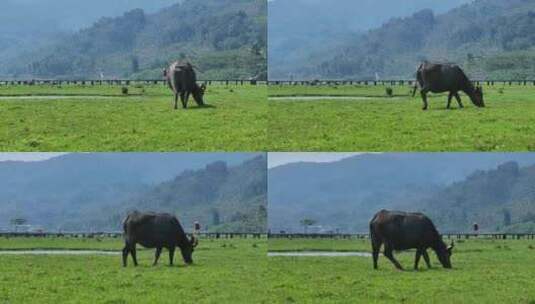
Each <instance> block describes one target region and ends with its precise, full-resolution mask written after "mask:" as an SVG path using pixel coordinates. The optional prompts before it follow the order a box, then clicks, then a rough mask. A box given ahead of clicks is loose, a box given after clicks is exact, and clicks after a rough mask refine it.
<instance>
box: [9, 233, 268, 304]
mask: <svg viewBox="0 0 535 304" xmlns="http://www.w3.org/2000/svg"><path fill="white" fill-rule="evenodd" d="M38 248H40V249H87V250H120V249H122V241H121V240H120V239H26V238H18V239H17V238H14V239H2V238H0V250H8V249H15V250H23V249H38ZM266 250H267V241H266V239H255V240H252V239H247V240H246V239H241V240H239V239H233V240H222V239H220V240H209V239H201V240H200V242H199V246H198V247H197V248H196V250H195V252H194V254H193V260H194V264H193V265H192V266H185V265H184V263H183V261H182V257H181V255H180V251H178V250H177V252H176V253H175V266H173V267H169V266H168V255H167V251H166V250H164V251H163V252H162V256H161V258H160V261H159V264H158V265H157V266H156V267H153V266H151V265H152V260H153V256H154V250H138V261H139V264H140V265H139V266H138V267H134V266H133V264H132V260H131V258H130V257H129V266H128V267H127V268H123V267H122V262H121V256H120V255H113V256H110V255H1V254H0V269H1V271H0V303H271V302H270V301H268V296H269V291H268V286H267V282H266V280H265V276H266V270H267V260H266V257H265V256H266Z"/></svg>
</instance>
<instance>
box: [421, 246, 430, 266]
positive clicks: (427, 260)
mask: <svg viewBox="0 0 535 304" xmlns="http://www.w3.org/2000/svg"><path fill="white" fill-rule="evenodd" d="M422 255H423V256H424V261H425V263H426V264H427V268H431V263H430V262H429V255H427V250H425V249H424V250H423V251H422Z"/></svg>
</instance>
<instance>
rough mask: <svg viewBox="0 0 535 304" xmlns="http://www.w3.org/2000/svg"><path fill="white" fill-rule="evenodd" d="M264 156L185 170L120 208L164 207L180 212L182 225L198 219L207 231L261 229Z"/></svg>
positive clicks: (264, 195)
mask: <svg viewBox="0 0 535 304" xmlns="http://www.w3.org/2000/svg"><path fill="white" fill-rule="evenodd" d="M266 170H267V169H266V158H265V156H258V157H256V158H254V159H252V160H249V161H246V162H245V163H243V164H241V165H240V166H236V167H229V166H227V164H226V163H225V162H215V163H212V164H209V165H207V166H206V168H204V169H201V170H196V171H186V172H184V173H182V174H181V175H179V176H177V177H176V178H174V179H173V180H171V181H168V182H165V183H162V184H160V185H158V186H156V187H154V188H153V189H151V190H150V191H148V192H147V193H145V194H144V195H141V196H140V197H138V198H135V199H133V200H131V201H126V202H123V203H122V204H121V205H120V208H122V209H123V210H132V209H136V210H148V211H151V210H152V211H154V210H158V211H165V212H170V213H175V214H177V215H179V216H180V219H181V221H182V223H183V225H186V226H188V227H192V226H193V222H194V221H195V220H197V221H199V222H200V223H201V224H202V225H203V226H204V228H205V229H207V230H209V231H228V232H232V231H234V232H264V231H265V230H266V219H267V211H266V210H267V208H266V207H267V172H266Z"/></svg>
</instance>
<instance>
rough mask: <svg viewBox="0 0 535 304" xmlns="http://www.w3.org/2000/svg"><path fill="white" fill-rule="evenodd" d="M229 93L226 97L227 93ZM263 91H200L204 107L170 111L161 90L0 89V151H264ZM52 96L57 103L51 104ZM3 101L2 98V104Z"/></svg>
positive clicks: (220, 88) (258, 88)
mask: <svg viewBox="0 0 535 304" xmlns="http://www.w3.org/2000/svg"><path fill="white" fill-rule="evenodd" d="M230 89H232V90H233V91H232V92H231V91H230ZM266 94H267V89H266V87H265V86H249V85H244V86H236V87H235V86H229V87H227V86H222V85H221V86H220V85H211V86H208V90H207V92H206V96H205V98H206V102H207V104H208V105H209V107H205V108H197V107H196V105H194V103H193V102H192V101H191V100H190V108H189V109H188V110H177V111H175V110H173V105H172V104H173V103H174V100H173V97H172V94H171V92H170V91H169V89H168V88H166V87H164V86H157V85H148V86H145V87H144V88H135V87H130V88H129V95H128V96H124V97H122V96H121V95H122V94H121V90H120V87H118V86H74V85H73V86H63V87H61V88H58V87H55V86H47V85H45V86H32V87H28V86H7V87H6V86H2V87H0V95H2V96H6V95H11V96H13V95H15V96H27V95H33V96H39V95H45V96H51V97H50V98H49V97H42V98H41V99H40V98H35V99H33V100H32V99H30V100H28V99H16V98H7V97H0V98H2V101H1V102H0V118H1V120H2V121H3V122H4V123H3V124H2V125H1V126H0V150H2V151H46V152H53V151H84V152H91V151H146V152H149V151H223V150H224V151H264V150H266V149H265V146H266V137H267V132H266V126H267V103H266V101H265V99H266ZM56 97H57V98H56ZM6 98H7V99H6Z"/></svg>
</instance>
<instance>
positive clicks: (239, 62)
mask: <svg viewBox="0 0 535 304" xmlns="http://www.w3.org/2000/svg"><path fill="white" fill-rule="evenodd" d="M263 14H264V15H265V14H266V4H265V2H262V1H257V0H248V1H229V0H224V1H222V0H210V1H202V2H200V1H194V0H187V1H184V2H182V3H178V4H175V5H173V6H171V7H168V8H165V9H163V10H161V11H159V12H157V13H155V14H146V13H145V12H144V11H143V10H141V9H135V10H132V11H129V12H127V13H125V14H124V15H123V16H121V17H116V18H102V19H100V20H99V21H98V22H96V23H95V24H94V25H93V26H91V27H89V28H86V29H83V30H81V31H79V32H77V33H75V34H73V35H72V36H71V37H68V38H65V39H63V40H61V41H60V42H58V43H56V44H55V45H54V46H52V47H48V48H45V49H44V50H41V51H39V52H38V53H37V52H36V53H35V54H33V55H32V56H31V59H29V58H26V57H24V56H21V57H20V58H19V59H18V60H16V61H15V62H13V64H12V65H11V68H10V69H11V73H12V74H28V73H29V74H31V75H33V76H37V77H48V78H73V77H74V78H80V79H87V78H98V77H100V75H101V73H102V74H103V75H105V77H107V78H110V77H132V78H134V79H139V78H144V77H151V78H161V71H162V69H163V68H164V67H166V65H167V64H168V62H169V61H172V60H177V59H179V58H183V59H188V60H190V61H193V62H194V63H195V64H196V65H197V66H199V67H200V69H201V72H200V75H199V78H219V79H225V78H251V77H257V76H260V77H264V76H263V75H262V74H265V69H266V68H265V63H262V62H265V58H266V51H265V49H266V40H267V39H266V37H265V36H266V28H267V25H266V24H265V18H263V17H262V16H263ZM184 16H187V18H184ZM28 60H31V61H30V63H28ZM28 66H29V70H27V67H28ZM156 70H158V73H156Z"/></svg>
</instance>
